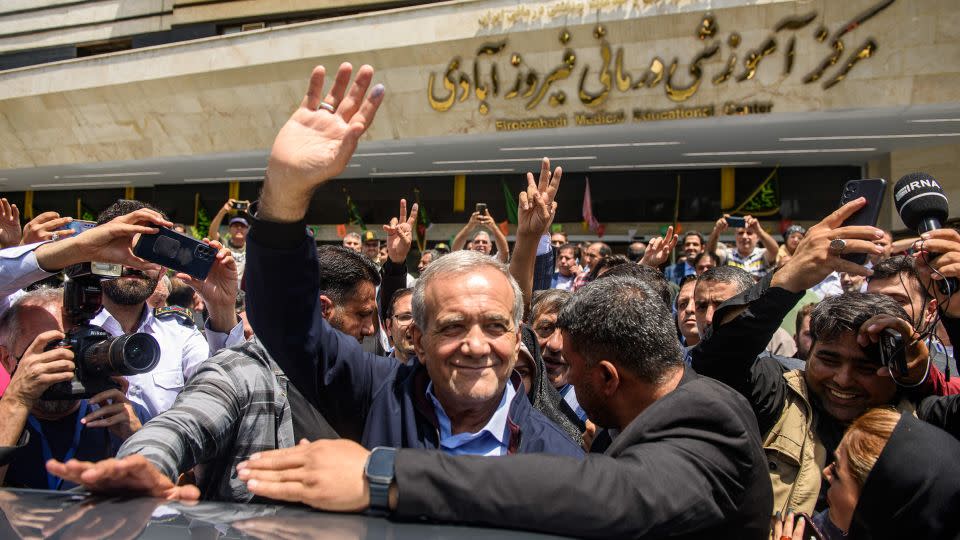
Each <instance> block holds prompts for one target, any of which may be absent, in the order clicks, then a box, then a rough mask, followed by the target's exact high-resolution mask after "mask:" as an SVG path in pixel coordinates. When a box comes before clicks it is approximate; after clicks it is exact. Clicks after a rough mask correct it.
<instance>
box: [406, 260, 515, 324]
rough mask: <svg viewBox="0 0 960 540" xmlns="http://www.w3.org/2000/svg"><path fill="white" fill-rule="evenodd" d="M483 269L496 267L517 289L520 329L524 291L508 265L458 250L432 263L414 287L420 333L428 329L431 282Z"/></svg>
mask: <svg viewBox="0 0 960 540" xmlns="http://www.w3.org/2000/svg"><path fill="white" fill-rule="evenodd" d="M482 268H493V269H495V270H497V271H499V272H500V273H502V274H503V276H504V277H506V278H507V281H509V282H510V288H512V289H513V324H514V325H515V327H516V328H519V327H520V320H521V319H522V318H523V292H522V291H521V290H520V285H519V284H518V283H517V280H515V279H513V276H511V275H510V269H509V268H508V267H507V265H505V264H502V263H501V262H500V261H498V260H497V259H495V258H493V257H491V256H489V255H484V254H483V253H480V252H478V251H457V252H454V253H450V254H448V255H444V256H443V257H440V258H439V259H437V260H436V261H433V262H431V263H430V265H429V266H427V267H426V268H425V269H424V270H423V273H421V274H420V278H419V279H417V284H416V285H414V287H413V302H412V307H413V321H414V322H415V323H416V325H417V327H418V328H419V329H420V330H425V329H426V328H427V302H426V290H427V287H428V286H429V285H430V282H431V281H433V280H435V279H437V278H444V277H448V276H452V275H460V274H466V273H469V272H474V271H476V270H480V269H482Z"/></svg>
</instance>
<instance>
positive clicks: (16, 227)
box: [0, 199, 22, 248]
mask: <svg viewBox="0 0 960 540" xmlns="http://www.w3.org/2000/svg"><path fill="white" fill-rule="evenodd" d="M21 233H22V230H21V228H20V211H19V210H18V209H17V205H15V204H10V201H8V200H6V199H0V248H5V247H10V246H15V245H17V244H19V243H20V235H21Z"/></svg>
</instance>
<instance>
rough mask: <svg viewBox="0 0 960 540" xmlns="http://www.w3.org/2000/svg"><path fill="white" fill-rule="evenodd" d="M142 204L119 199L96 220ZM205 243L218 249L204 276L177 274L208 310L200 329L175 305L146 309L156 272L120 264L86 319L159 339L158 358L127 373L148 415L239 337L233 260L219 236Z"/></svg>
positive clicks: (163, 405)
mask: <svg viewBox="0 0 960 540" xmlns="http://www.w3.org/2000/svg"><path fill="white" fill-rule="evenodd" d="M143 208H147V206H146V205H145V204H144V203H142V202H140V201H130V200H124V199H121V200H118V201H117V202H115V203H114V204H113V205H111V206H110V207H108V208H107V209H106V210H104V211H103V212H101V214H100V217H99V219H98V223H100V224H103V223H105V222H107V221H109V220H111V219H116V218H118V217H120V216H123V215H126V214H129V213H131V212H136V211H139V210H140V209H143ZM208 243H209V245H210V246H211V247H214V248H215V249H217V251H218V253H217V256H216V261H215V262H214V264H213V267H212V268H211V269H210V273H209V274H208V275H207V277H206V279H204V280H198V279H195V278H193V277H191V276H189V275H187V274H178V275H177V277H178V278H180V279H181V280H183V281H184V282H185V283H187V284H188V285H190V286H191V287H193V288H194V289H195V290H196V291H197V292H198V293H199V295H200V297H201V298H202V299H203V302H204V305H205V306H206V308H207V311H208V312H209V317H208V318H207V321H206V327H205V332H204V334H201V333H200V331H199V330H198V329H197V328H196V326H194V323H193V319H192V318H190V317H189V316H187V315H185V314H184V313H183V312H182V311H180V310H176V309H172V308H160V309H157V310H153V309H150V307H149V306H148V305H147V303H146V302H147V299H148V298H149V297H150V295H151V294H153V291H154V289H156V286H157V282H158V281H159V279H160V272H158V271H146V272H140V271H137V270H136V269H132V268H129V267H127V268H124V272H123V275H122V276H121V277H120V278H117V279H113V280H109V281H105V282H104V283H103V307H104V309H103V310H102V311H101V312H100V313H99V314H98V315H97V316H96V317H94V318H93V319H92V320H91V321H90V322H91V323H92V324H95V325H97V326H101V327H103V329H104V330H106V331H107V332H108V333H110V334H111V335H114V336H119V335H121V334H129V333H133V332H144V333H146V334H150V335H151V336H153V337H154V338H156V340H157V342H158V343H159V344H160V364H159V365H157V367H156V368H155V369H154V370H153V371H152V372H150V373H144V374H139V375H132V376H130V377H128V380H129V381H130V390H129V392H128V396H129V397H130V399H131V400H133V401H134V402H136V403H140V404H141V405H143V406H144V407H145V408H146V409H147V411H149V412H150V415H151V416H156V415H158V414H160V413H161V412H163V411H165V410H167V409H169V408H170V406H171V405H172V404H173V401H174V400H175V399H176V397H177V394H179V393H180V391H181V390H182V389H183V387H184V384H185V382H186V380H187V379H189V378H190V376H191V375H193V373H194V372H195V371H196V369H197V366H198V365H199V364H200V363H201V362H203V361H204V360H206V359H207V358H209V357H210V356H212V355H214V354H216V353H217V351H219V350H220V349H223V348H225V347H232V346H234V345H239V344H241V343H243V341H244V336H243V323H242V322H240V319H239V318H238V317H237V313H236V309H235V307H236V300H237V291H238V289H239V282H238V280H237V266H236V262H235V260H234V258H233V256H232V255H231V254H230V251H229V250H228V249H226V248H224V247H223V246H222V245H221V244H220V243H219V242H212V241H208ZM204 337H206V339H204Z"/></svg>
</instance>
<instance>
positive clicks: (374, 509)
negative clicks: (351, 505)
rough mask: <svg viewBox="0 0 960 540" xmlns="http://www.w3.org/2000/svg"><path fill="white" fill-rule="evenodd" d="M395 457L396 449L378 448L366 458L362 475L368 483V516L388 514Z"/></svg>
mask: <svg viewBox="0 0 960 540" xmlns="http://www.w3.org/2000/svg"><path fill="white" fill-rule="evenodd" d="M396 457H397V449H396V448H389V447H386V446H378V447H376V448H374V449H373V451H371V452H370V457H368V458H367V464H366V466H364V468H363V474H364V476H366V477H367V481H369V482H370V509H369V510H368V513H370V514H373V515H381V516H382V515H387V514H389V513H390V484H392V483H393V476H394V469H393V462H394V460H395V459H396Z"/></svg>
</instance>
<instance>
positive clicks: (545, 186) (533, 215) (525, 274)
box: [510, 158, 563, 313]
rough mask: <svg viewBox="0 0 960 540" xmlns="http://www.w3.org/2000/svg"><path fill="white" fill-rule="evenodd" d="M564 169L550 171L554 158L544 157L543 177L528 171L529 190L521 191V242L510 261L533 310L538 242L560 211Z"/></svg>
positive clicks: (517, 243) (511, 270)
mask: <svg viewBox="0 0 960 540" xmlns="http://www.w3.org/2000/svg"><path fill="white" fill-rule="evenodd" d="M562 175H563V170H562V169H561V168H560V167H557V168H556V170H554V171H553V173H552V174H551V173H550V160H549V159H547V158H543V161H542V162H541V164H540V181H539V183H537V182H536V181H535V180H534V177H533V173H527V190H526V191H522V192H520V203H519V205H518V218H517V242H516V243H515V244H514V246H513V259H512V260H511V261H510V274H512V275H513V277H514V279H516V280H517V283H519V284H520V290H521V291H523V306H524V308H523V310H524V312H525V313H526V312H527V311H529V310H530V298H531V296H532V295H533V269H534V263H535V262H536V258H537V246H538V244H539V243H540V237H541V236H543V235H544V233H546V232H547V230H548V229H549V228H550V224H551V223H553V218H554V216H555V215H556V211H557V203H556V202H555V201H554V199H555V198H556V196H557V189H559V187H560V177H561V176H562Z"/></svg>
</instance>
